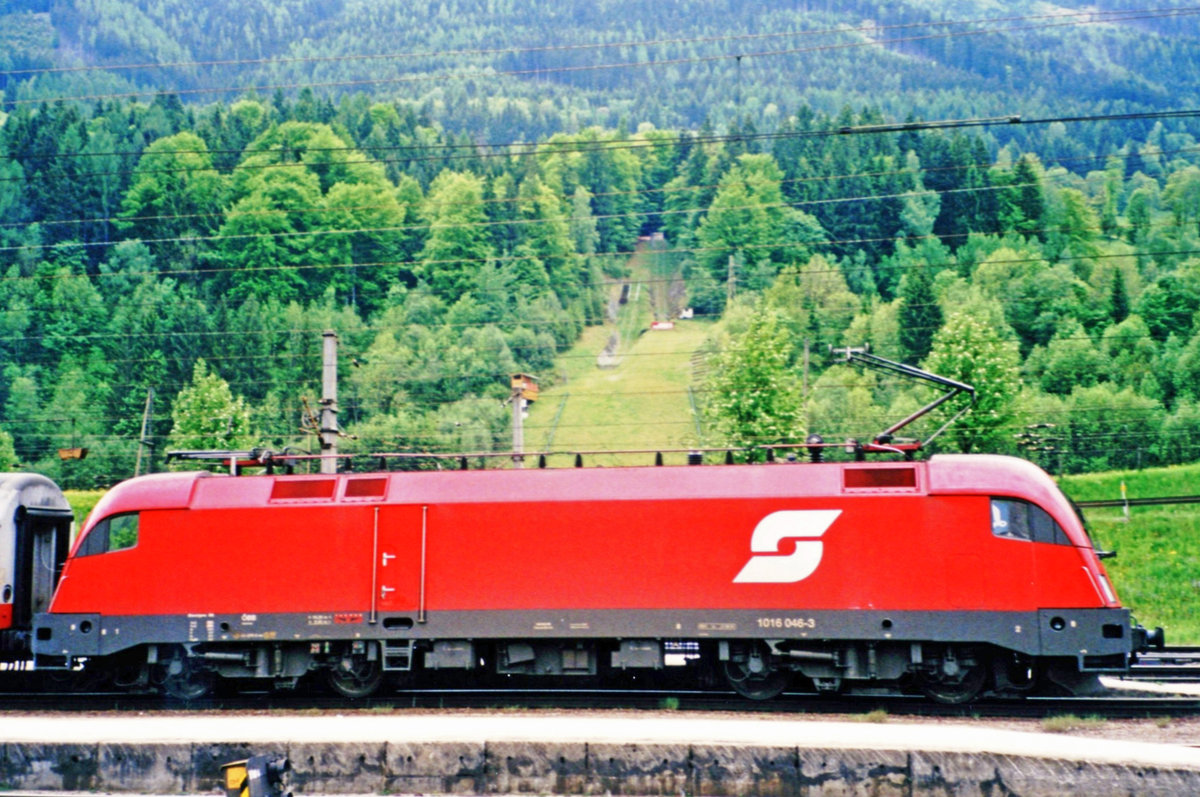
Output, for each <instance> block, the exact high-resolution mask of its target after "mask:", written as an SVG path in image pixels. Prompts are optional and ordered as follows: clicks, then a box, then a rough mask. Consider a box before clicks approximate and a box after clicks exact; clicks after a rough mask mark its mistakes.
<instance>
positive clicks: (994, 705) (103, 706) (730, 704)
mask: <svg viewBox="0 0 1200 797" xmlns="http://www.w3.org/2000/svg"><path fill="white" fill-rule="evenodd" d="M413 709H417V710H420V709H473V710H530V711H537V710H548V709H559V710H563V709H565V710H579V711H583V710H589V709H598V710H627V711H672V712H682V713H687V712H694V713H704V712H717V713H732V714H747V713H749V714H756V713H766V714H793V715H795V714H814V715H815V714H846V715H863V714H869V713H870V712H876V711H878V712H883V713H884V714H885V715H887V716H901V717H902V716H921V717H971V718H1031V719H1040V718H1045V717H1051V716H1056V715H1062V714H1074V715H1079V716H1085V715H1086V716H1096V717H1104V718H1108V719H1131V718H1145V717H1192V716H1200V697H1195V696H1190V697H1175V696H1169V697H1164V696H1162V695H1147V696H1129V695H1127V694H1116V695H1105V696H1096V697H1070V698H1066V697H1029V698H1021V699H992V700H979V701H976V702H973V703H970V704H966V705H959V706H947V705H940V704H937V703H932V702H930V701H929V700H927V699H925V698H923V697H914V696H905V695H833V696H831V695H821V694H816V693H807V692H787V693H784V694H783V695H781V696H779V697H777V698H775V699H773V700H767V701H761V702H756V701H748V700H746V699H745V698H743V697H740V696H738V695H736V694H734V693H732V692H714V691H678V690H669V691H660V690H636V691H621V692H612V691H608V690H590V689H570V690H566V689H554V690H498V689H454V690H401V691H398V692H395V693H392V694H389V695H386V696H381V697H374V698H370V699H367V700H358V701H351V700H347V699H345V698H340V697H332V696H328V695H323V694H293V695H280V694H278V693H266V692H264V693H246V694H238V695H235V696H230V697H215V698H206V699H204V700H197V701H189V702H181V701H175V700H171V699H168V698H163V697H161V696H158V695H149V694H147V695H131V694H115V693H107V692H91V693H72V694H63V693H60V692H59V693H55V692H47V693H33V692H22V693H0V712H3V711H17V712H40V711H55V712H78V713H90V712H104V713H138V712H147V711H165V712H172V711H177V712H201V713H203V712H228V711H237V712H260V711H271V712H279V711H295V712H312V711H329V712H337V713H345V712H348V711H349V712H354V711H363V712H370V713H379V712H386V711H389V710H390V711H406V710H413Z"/></svg>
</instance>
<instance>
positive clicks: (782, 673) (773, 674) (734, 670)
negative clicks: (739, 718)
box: [724, 648, 791, 700]
mask: <svg viewBox="0 0 1200 797" xmlns="http://www.w3.org/2000/svg"><path fill="white" fill-rule="evenodd" d="M762 653H763V650H762V649H761V648H758V649H755V650H754V651H753V652H752V653H751V654H750V656H748V657H747V660H746V661H727V662H725V663H724V664H725V679H726V680H727V681H729V685H730V686H731V687H733V691H735V692H737V693H738V694H739V695H741V696H742V697H745V698H748V699H750V700H770V699H771V698H773V697H777V696H778V695H779V694H780V693H781V692H782V691H783V690H784V689H786V688H787V685H788V683H789V682H790V681H791V677H790V676H791V673H789V672H787V671H786V670H775V669H771V666H770V664H769V663H768V661H767V659H766V658H765V657H764V656H762V655H761V654H762Z"/></svg>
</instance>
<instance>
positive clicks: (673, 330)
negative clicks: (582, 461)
mask: <svg viewBox="0 0 1200 797" xmlns="http://www.w3.org/2000/svg"><path fill="white" fill-rule="evenodd" d="M662 246H663V242H662V241H656V242H651V241H643V242H640V243H639V246H638V251H637V252H636V253H635V254H634V255H633V257H631V258H630V260H629V264H628V267H629V279H628V280H623V281H621V282H620V283H618V284H615V285H613V286H612V287H611V288H610V289H609V303H608V307H609V313H608V315H607V321H606V323H605V324H603V325H600V326H596V327H593V328H591V329H589V330H587V332H585V333H584V335H583V336H582V337H581V338H580V340H579V342H578V343H576V344H575V346H573V347H572V348H571V349H569V350H568V351H567V352H565V353H564V354H562V355H560V356H559V357H558V359H557V364H558V366H559V368H560V370H559V372H558V376H557V377H556V381H555V383H554V385H553V386H552V387H550V388H549V389H547V390H543V391H542V394H541V397H540V398H539V400H538V402H537V404H536V405H535V406H534V407H533V408H531V410H530V414H529V421H528V425H527V427H526V429H527V431H526V436H525V440H526V447H527V448H528V449H529V450H531V451H534V450H536V451H556V452H580V451H589V452H595V451H630V452H632V451H638V452H642V451H644V452H647V453H627V454H616V455H611V456H609V455H605V456H591V457H587V458H586V462H587V463H588V464H597V465H639V464H640V465H649V464H651V463H652V462H653V461H654V454H653V453H649V452H653V451H663V450H675V451H676V452H677V453H673V454H667V455H665V461H666V462H667V463H676V464H678V463H680V462H682V461H683V459H684V454H682V453H678V449H686V448H694V447H696V446H698V445H699V444H700V441H701V434H700V432H701V429H700V421H699V419H698V417H697V414H696V413H695V412H694V411H693V407H692V401H693V400H694V398H693V396H692V385H693V382H694V373H693V362H694V359H695V356H696V353H697V350H699V349H700V348H701V347H702V346H703V345H704V344H705V342H706V341H707V340H708V338H709V336H710V335H711V333H712V330H713V324H712V323H711V322H708V321H702V320H693V321H678V320H675V316H676V315H678V312H677V311H676V312H672V310H676V309H677V308H675V307H673V306H671V305H670V304H669V299H668V298H667V297H668V296H669V294H670V293H671V292H670V290H669V286H670V285H671V284H673V282H674V281H673V280H672V277H675V278H676V279H677V278H678V275H677V274H675V273H673V269H672V268H671V266H670V263H669V258H667V257H663V256H660V255H656V251H655V250H656V248H658V249H661V248H662ZM654 321H668V322H670V328H665V327H664V328H661V329H655V328H653V327H652V323H653V322H654ZM551 464H553V465H560V466H561V465H565V464H568V463H567V462H566V461H565V458H561V457H558V458H554V459H552V461H551Z"/></svg>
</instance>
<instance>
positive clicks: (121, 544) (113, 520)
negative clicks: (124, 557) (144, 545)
mask: <svg viewBox="0 0 1200 797" xmlns="http://www.w3.org/2000/svg"><path fill="white" fill-rule="evenodd" d="M137 541H138V515H137V513H133V514H129V515H112V516H111V517H106V518H105V519H104V520H101V521H100V522H99V523H97V524H96V525H95V526H93V527H92V530H91V531H90V532H88V535H87V537H86V538H85V539H84V541H83V544H82V545H81V546H80V548H79V552H78V554H77V556H95V555H96V554H101V553H108V552H109V551H123V550H125V549H126V548H132V547H134V546H135V545H137Z"/></svg>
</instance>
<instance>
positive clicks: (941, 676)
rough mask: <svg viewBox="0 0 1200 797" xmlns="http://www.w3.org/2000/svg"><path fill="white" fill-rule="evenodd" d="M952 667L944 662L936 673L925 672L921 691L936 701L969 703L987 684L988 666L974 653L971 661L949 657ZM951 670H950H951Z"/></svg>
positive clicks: (949, 703)
mask: <svg viewBox="0 0 1200 797" xmlns="http://www.w3.org/2000/svg"><path fill="white" fill-rule="evenodd" d="M950 661H952V662H953V663H954V667H953V668H950V667H948V666H947V664H946V663H943V664H942V665H940V666H939V669H938V671H937V672H936V673H927V674H925V675H924V676H922V678H921V683H920V686H921V691H922V692H924V693H925V696H926V697H928V698H929V699H930V700H933V701H934V702H936V703H943V704H946V705H958V704H960V703H969V702H971V701H972V700H974V699H975V698H976V697H978V696H979V693H980V692H982V691H983V687H984V686H985V685H986V684H987V674H988V668H987V666H986V664H985V662H984V661H983V660H982V659H980V658H979V657H978V654H976V655H975V656H974V657H973V658H972V661H971V663H969V664H968V663H962V662H960V661H957V660H954V659H952V658H951V659H950ZM951 670H952V671H951Z"/></svg>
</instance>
